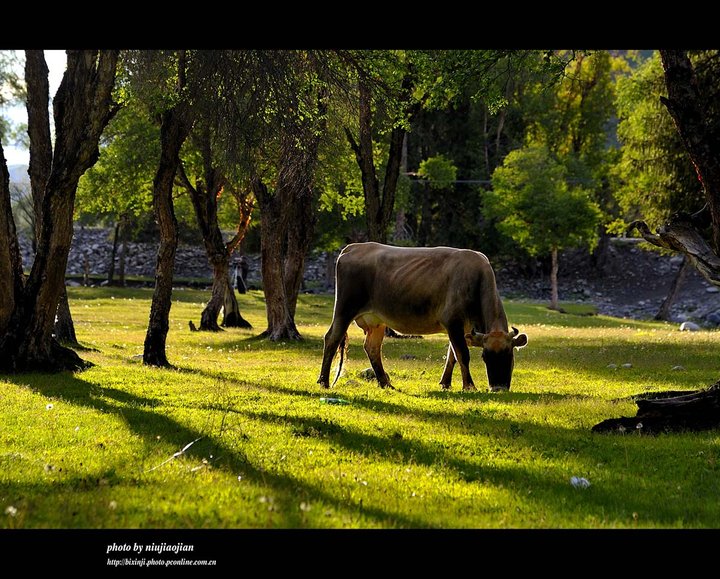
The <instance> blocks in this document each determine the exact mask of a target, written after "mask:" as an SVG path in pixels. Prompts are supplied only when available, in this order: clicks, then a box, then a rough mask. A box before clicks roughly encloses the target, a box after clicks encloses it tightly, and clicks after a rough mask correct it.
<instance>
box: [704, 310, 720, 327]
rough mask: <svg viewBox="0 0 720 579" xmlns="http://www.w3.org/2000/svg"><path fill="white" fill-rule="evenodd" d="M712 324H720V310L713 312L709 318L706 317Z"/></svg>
mask: <svg viewBox="0 0 720 579" xmlns="http://www.w3.org/2000/svg"><path fill="white" fill-rule="evenodd" d="M705 319H706V320H707V321H708V322H710V323H711V324H714V325H716V326H720V312H713V313H712V314H710V315H709V316H708V317H707V318H705Z"/></svg>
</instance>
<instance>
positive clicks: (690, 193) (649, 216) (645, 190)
mask: <svg viewBox="0 0 720 579" xmlns="http://www.w3.org/2000/svg"><path fill="white" fill-rule="evenodd" d="M616 93H617V112H618V119H619V122H618V128H617V134H618V138H619V139H620V142H621V143H622V145H623V146H622V149H621V157H620V159H619V162H618V164H617V166H616V168H615V173H616V176H617V179H618V181H619V183H620V186H619V187H618V188H617V190H616V193H615V196H616V199H617V200H618V203H619V204H620V207H621V208H622V212H623V214H624V215H625V216H626V219H628V218H629V219H628V221H632V220H637V219H643V220H646V221H653V222H657V221H660V220H663V219H666V218H668V217H669V216H670V215H672V214H674V213H676V212H678V211H686V212H687V211H693V208H697V207H700V206H702V203H703V195H704V194H703V190H702V186H701V184H700V182H699V181H698V178H697V175H696V173H695V168H694V167H693V164H692V162H691V160H690V159H689V158H688V156H687V153H686V151H685V148H684V146H683V144H682V141H681V140H680V135H679V134H678V132H677V130H676V128H675V125H674V122H673V120H672V117H671V116H670V114H669V113H668V111H667V108H666V107H665V106H664V105H663V104H662V102H660V99H659V98H658V96H659V95H665V94H666V93H667V89H666V87H665V79H664V74H663V69H662V63H661V61H660V55H659V53H657V52H655V53H653V55H652V56H651V57H650V58H648V59H646V60H645V61H643V62H642V63H641V64H640V65H639V66H637V68H636V69H635V70H634V71H633V73H632V74H631V75H629V76H623V77H620V78H619V79H618V81H617V91H616ZM622 227H623V229H624V228H625V227H627V225H626V223H622ZM616 229H617V228H616ZM688 268H689V261H688V260H687V259H683V262H682V265H681V266H680V268H679V269H678V271H677V274H676V275H675V277H674V279H673V281H672V283H671V286H670V290H669V291H668V295H667V296H666V298H665V300H664V301H663V303H662V305H661V306H660V308H659V310H658V312H657V314H656V315H655V319H659V320H668V319H669V317H670V307H671V306H672V303H673V301H674V300H675V297H676V296H677V294H678V292H679V290H680V287H681V284H682V281H683V278H684V276H685V275H686V273H687V271H688Z"/></svg>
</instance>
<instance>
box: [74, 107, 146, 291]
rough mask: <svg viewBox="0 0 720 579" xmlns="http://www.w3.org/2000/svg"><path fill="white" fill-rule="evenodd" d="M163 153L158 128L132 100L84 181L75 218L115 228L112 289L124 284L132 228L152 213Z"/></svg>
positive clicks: (114, 122) (114, 123)
mask: <svg viewBox="0 0 720 579" xmlns="http://www.w3.org/2000/svg"><path fill="white" fill-rule="evenodd" d="M159 151H160V140H159V131H158V128H157V126H154V125H153V123H152V122H151V120H150V119H149V118H148V115H147V111H146V110H143V107H142V103H141V102H140V101H139V99H137V98H131V99H128V100H127V101H126V102H125V105H124V106H123V108H122V109H121V110H120V111H119V112H118V114H117V115H116V116H115V118H113V120H112V121H111V122H110V124H109V125H108V127H107V130H106V131H105V133H104V135H103V140H102V143H101V149H100V158H99V159H98V162H97V163H96V164H95V166H94V167H93V168H92V169H90V170H89V171H88V172H87V173H86V174H85V175H84V176H83V178H82V179H81V180H80V184H79V187H78V197H77V204H76V215H77V217H78V218H79V219H88V218H91V219H95V220H97V219H100V220H105V221H107V222H108V223H109V224H110V225H111V226H113V229H114V233H113V250H112V252H111V256H110V263H109V264H108V284H110V285H116V284H117V285H125V279H124V257H125V251H126V243H127V241H128V238H129V237H130V233H131V228H132V226H133V224H134V223H137V221H138V219H140V218H141V217H142V216H144V215H146V214H149V213H151V212H152V181H153V174H154V173H155V170H156V169H157V159H158V158H159V154H160V152H159ZM120 244H121V245H120ZM118 245H120V249H119V259H118V261H119V272H118V277H117V278H116V277H115V259H116V255H117V253H118Z"/></svg>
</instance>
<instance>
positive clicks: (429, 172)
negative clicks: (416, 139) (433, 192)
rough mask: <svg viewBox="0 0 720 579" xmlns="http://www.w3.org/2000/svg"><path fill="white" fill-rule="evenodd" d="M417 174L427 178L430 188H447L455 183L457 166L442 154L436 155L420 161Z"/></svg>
mask: <svg viewBox="0 0 720 579" xmlns="http://www.w3.org/2000/svg"><path fill="white" fill-rule="evenodd" d="M417 174H418V176H420V177H423V178H424V179H426V180H427V182H428V184H429V185H430V188H431V189H448V188H451V187H452V186H453V185H454V184H455V180H456V179H457V167H456V166H455V165H454V164H453V162H452V161H451V160H449V159H446V158H445V156H444V155H437V156H435V157H430V158H428V159H425V160H424V161H422V162H421V163H420V167H419V168H418V171H417Z"/></svg>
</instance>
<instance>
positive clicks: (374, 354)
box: [358, 321, 392, 388]
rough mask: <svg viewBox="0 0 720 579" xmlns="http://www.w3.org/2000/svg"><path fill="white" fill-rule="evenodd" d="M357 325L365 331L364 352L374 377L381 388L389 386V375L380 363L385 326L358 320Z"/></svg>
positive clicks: (390, 385)
mask: <svg viewBox="0 0 720 579" xmlns="http://www.w3.org/2000/svg"><path fill="white" fill-rule="evenodd" d="M358 325H359V326H360V327H361V328H362V329H363V330H364V331H365V343H364V344H363V346H364V348H365V353H366V354H367V357H368V360H370V365H371V366H372V369H373V372H375V377H376V378H377V381H378V382H379V383H380V386H382V387H383V388H386V387H390V388H392V384H390V377H389V376H388V375H387V373H386V372H385V368H383V363H382V342H383V338H384V337H385V326H384V325H380V326H370V325H367V324H364V323H362V322H361V321H358Z"/></svg>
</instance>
